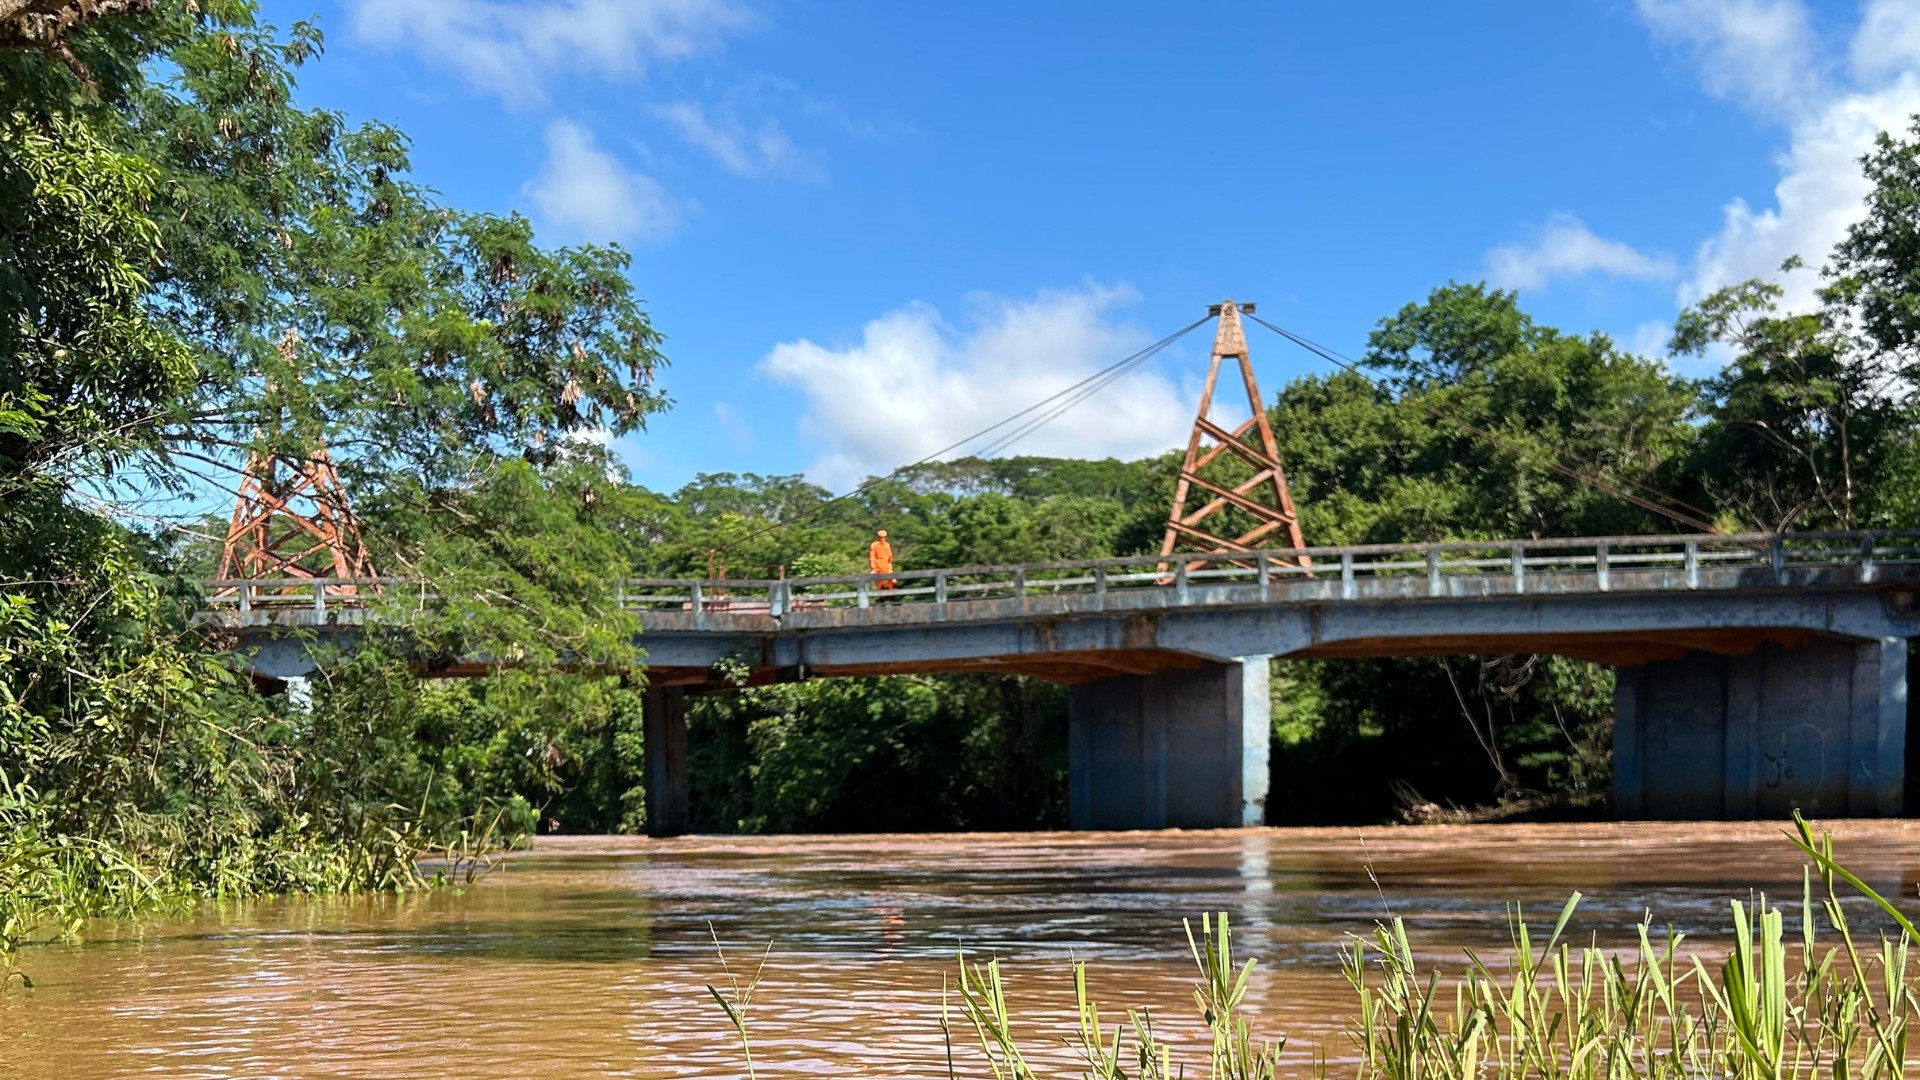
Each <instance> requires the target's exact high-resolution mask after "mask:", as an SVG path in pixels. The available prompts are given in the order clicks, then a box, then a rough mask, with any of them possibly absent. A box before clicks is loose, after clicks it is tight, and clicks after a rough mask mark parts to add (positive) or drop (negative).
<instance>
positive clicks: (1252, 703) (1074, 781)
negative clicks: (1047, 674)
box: [1067, 656, 1272, 829]
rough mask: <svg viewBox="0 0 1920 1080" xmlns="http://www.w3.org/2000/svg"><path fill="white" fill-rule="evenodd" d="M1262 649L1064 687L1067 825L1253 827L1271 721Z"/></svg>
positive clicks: (1262, 805) (1259, 814)
mask: <svg viewBox="0 0 1920 1080" xmlns="http://www.w3.org/2000/svg"><path fill="white" fill-rule="evenodd" d="M1267 659H1268V658H1267V657H1264V656H1251V657H1245V658H1242V659H1241V660H1239V661H1237V662H1233V663H1208V664H1206V665H1204V666H1203V667H1201V668H1200V669H1199V670H1197V671H1168V672H1162V673H1160V674H1157V675H1129V676H1122V677H1118V678H1112V679H1102V680H1100V681H1098V682H1093V683H1087V684H1085V685H1083V686H1076V687H1073V688H1072V689H1070V690H1069V691H1068V692H1067V761H1068V765H1067V769H1068V787H1067V802H1068V811H1067V816H1068V820H1069V822H1070V823H1071V824H1072V826H1073V827H1074V828H1076V829H1220V828H1235V827H1239V826H1244V825H1259V824H1261V823H1262V822H1263V821H1264V820H1265V816H1266V807H1267V740H1268V738H1269V733H1270V731H1271V728H1272V716H1271V710H1270V708H1269V704H1268V690H1267V678H1268V668H1267Z"/></svg>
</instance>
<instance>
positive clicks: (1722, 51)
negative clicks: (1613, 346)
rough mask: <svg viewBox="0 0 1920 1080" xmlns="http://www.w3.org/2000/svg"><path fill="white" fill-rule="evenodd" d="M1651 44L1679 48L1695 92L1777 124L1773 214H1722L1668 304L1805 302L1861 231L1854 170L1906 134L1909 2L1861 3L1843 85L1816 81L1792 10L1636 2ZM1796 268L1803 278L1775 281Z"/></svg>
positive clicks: (1741, 2) (1734, 207) (1805, 24)
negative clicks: (1762, 285) (1884, 136)
mask: <svg viewBox="0 0 1920 1080" xmlns="http://www.w3.org/2000/svg"><path fill="white" fill-rule="evenodd" d="M1639 10H1640V14H1641V16H1642V18H1644V19H1645V20H1646V21H1647V24H1648V26H1649V27H1650V28H1651V29H1652V30H1653V31H1654V33H1655V34H1656V36H1659V37H1662V38H1667V39H1679V40H1684V41H1685V42H1686V43H1688V44H1690V45H1691V46H1692V47H1693V52H1694V54H1695V56H1696V57H1697V58H1698V59H1699V62H1700V64H1701V76H1702V81H1703V83H1704V85H1705V86H1706V88H1707V89H1708V90H1709V91H1710V92H1712V93H1715V94H1720V95H1722V96H1725V97H1727V98H1729V99H1730V100H1733V101H1735V102H1737V103H1739V104H1741V105H1743V106H1745V107H1747V108H1749V109H1751V110H1752V111H1754V112H1755V113H1757V114H1758V115H1761V116H1763V117H1767V118H1769V119H1777V120H1780V121H1781V122H1783V123H1784V124H1785V125H1786V128H1787V137H1788V145H1787V148H1786V150H1785V151H1783V152H1782V153H1781V154H1780V155H1779V157H1778V159H1777V164H1778V167H1779V170H1780V179H1779V181H1778V182H1777V183H1776V184H1775V186H1774V192H1773V205H1772V206H1766V207H1759V208H1756V207H1754V206H1751V205H1749V204H1748V203H1747V202H1746V201H1745V200H1743V199H1734V200H1732V201H1731V202H1729V203H1728V204H1727V206H1726V208H1725V210H1724V213H1723V220H1722V222H1721V226H1720V230H1719V232H1718V233H1717V234H1716V235H1714V236H1712V237H1710V238H1709V239H1707V240H1706V241H1705V242H1704V243H1702V244H1701V245H1700V248H1699V250H1698V251H1697V252H1696V254H1695V258H1694V264H1693V267H1692V269H1691V272H1690V273H1689V274H1688V275H1687V277H1686V279H1685V281H1684V282H1683V283H1682V284H1681V286H1680V294H1679V300H1680V302H1681V303H1683V304H1684V303H1691V302H1693V301H1695V300H1697V299H1699V298H1700V297H1701V296H1703V295H1705V294H1706V293H1708V292H1711V291H1713V290H1715V289H1718V288H1722V287H1724V286H1727V285H1731V284H1735V283H1738V282H1741V281H1744V280H1746V279H1748V278H1753V277H1763V278H1771V279H1776V280H1780V281H1781V283H1782V284H1783V285H1784V286H1785V287H1786V290H1787V295H1786V297H1785V306H1787V307H1788V308H1789V309H1793V310H1806V309H1808V308H1811V307H1812V306H1813V305H1814V304H1815V302H1816V297H1815V290H1816V289H1817V288H1818V287H1819V284H1820V279H1819V274H1818V267H1819V266H1820V265H1821V263H1823V262H1824V261H1825V260H1826V258H1827V256H1828V254H1829V253H1830V252H1831V251H1832V249H1833V246H1834V244H1835V243H1837V242H1839V241H1840V240H1841V239H1842V238H1844V237H1845V235H1846V231H1847V228H1848V227H1849V226H1851V225H1852V224H1853V223H1854V222H1855V221H1858V220H1859V219H1860V216H1861V214H1862V213H1863V211H1864V208H1863V206H1862V199H1863V198H1864V197H1865V195H1866V193H1867V182H1866V180H1865V178H1864V177H1862V176H1861V174H1860V163H1859V159H1860V157H1861V155H1863V154H1865V153H1866V152H1867V150H1868V149H1869V148H1870V147H1871V145H1872V142H1873V137H1874V135H1875V134H1877V133H1878V132H1880V131H1882V130H1891V131H1894V132H1904V131H1906V129H1907V127H1908V123H1909V117H1910V116H1911V115H1912V114H1913V113H1915V112H1920V9H1916V7H1915V5H1914V4H1913V3H1912V0H1868V2H1867V3H1866V4H1865V6H1864V7H1863V8H1862V12H1861V21H1860V25H1859V27H1858V28H1857V29H1856V30H1855V33H1854V36H1853V41H1852V44H1851V49H1850V58H1851V59H1850V65H1849V73H1850V74H1849V77H1848V78H1847V79H1845V80H1842V81H1838V82H1836V81H1835V80H1834V79H1831V78H1827V77H1824V76H1823V75H1822V73H1821V71H1820V68H1819V66H1818V64H1817V61H1816V58H1815V56H1814V53H1813V43H1814V42H1815V40H1816V39H1815V37H1814V36H1813V34H1812V33H1811V31H1810V29H1809V21H1810V20H1809V18H1808V16H1807V12H1806V9H1805V8H1804V7H1803V6H1802V5H1801V4H1800V3H1799V2H1798V0H1639ZM1795 255H1797V256H1800V257H1801V258H1802V259H1804V260H1805V261H1806V263H1807V264H1808V265H1807V266H1806V267H1805V268H1803V269H1801V270H1798V271H1795V272H1793V273H1791V274H1788V275H1786V276H1785V277H1784V278H1782V277H1781V275H1780V264H1781V263H1782V262H1784V261H1786V260H1787V259H1788V258H1789V257H1791V256H1795Z"/></svg>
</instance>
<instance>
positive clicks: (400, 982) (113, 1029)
mask: <svg viewBox="0 0 1920 1080" xmlns="http://www.w3.org/2000/svg"><path fill="white" fill-rule="evenodd" d="M1835 832H1836V835H1837V836H1838V838H1839V843H1840V854H1841V856H1842V858H1843V860H1844V861H1846V862H1847V863H1848V864H1849V865H1851V866H1852V867H1854V868H1855V869H1856V870H1857V871H1858V872H1860V873H1861V874H1862V876H1864V877H1866V878H1867V879H1868V881H1869V882H1870V883H1872V884H1873V885H1875V886H1876V887H1878V888H1881V889H1882V890H1883V891H1887V892H1894V891H1899V892H1902V893H1904V894H1905V895H1906V896H1909V897H1911V896H1913V895H1914V889H1915V881H1916V877H1920V822H1916V823H1907V822H1843V823H1840V824H1838V825H1837V826H1836V827H1835ZM1800 866H1801V863H1800V859H1799V857H1798V853H1797V852H1796V851H1795V850H1794V849H1793V848H1792V847H1791V846H1790V845H1789V844H1788V843H1787V842H1786V840H1785V839H1784V838H1783V837H1782V836H1781V827H1780V826H1779V825H1776V824H1753V825H1747V824H1738V825H1668V824H1646V825H1552V826H1547V825H1539V826H1532V825H1529V826H1486V827H1437V828H1398V829H1310V830H1298V829H1289V830H1251V831H1245V832H1204V833H1194V832H1188V833H1181V832H1169V833H1103V834H1066V833H1052V834H1020V835H1006V834H1001V835H982V834H973V835H956V836H858V837H752V838H711V837H709V838H691V839H683V840H672V841H647V840H640V839H633V838H626V837H569V838H550V839H543V840H541V841H540V842H539V843H538V844H537V845H536V846H535V847H534V848H533V850H531V851H530V852H527V853H524V854H522V855H520V856H516V857H515V858H513V859H512V860H510V861H509V862H508V864H507V865H506V866H505V867H504V868H503V869H501V870H499V871H497V872H496V873H494V874H493V875H492V876H490V877H488V878H486V879H484V880H482V881H480V882H479V883H477V884H475V885H473V886H471V887H469V888H467V889H465V890H464V891H462V892H460V893H458V894H456V893H454V892H452V891H441V892H434V893H427V894H421V895H417V896H410V897H404V898H391V897H374V898H357V899H351V900H344V901H311V900H282V901H273V902H267V903H256V904H246V905H228V906H211V905H210V906H208V907H206V908H204V909H203V910H201V911H200V912H199V913H198V914H197V915H195V916H194V917H192V918H183V919H173V920H167V921H156V922H152V923H148V924H144V925H139V926H126V925H109V926H96V927H92V928H90V929H89V930H88V932H87V935H86V939H85V941H84V942H83V943H81V944H77V945H62V946H49V947H37V948H33V949H30V950H29V951H28V952H27V953H26V954H25V956H24V958H23V962H24V966H25V967H26V969H27V970H28V971H29V972H30V973H31V974H32V976H33V978H34V981H35V982H36V984H37V986H36V988H35V989H32V990H26V991H13V992H10V993H8V994H6V995H4V997H0V1076H18V1077H49V1078H59V1080H87V1078H93V1077H134V1076H141V1077H246V1078H253V1077H303V1078H304V1077H493V1076H499V1077H600V1076H635V1077H685V1076H742V1075H744V1074H745V1069H744V1066H743V1059H742V1056H741V1053H740V1048H739V1044H738V1042H737V1041H736V1040H735V1038H734V1036H733V1033H732V1031H731V1029H730V1028H729V1026H728V1024H727V1020H726V1018H725V1016H724V1015H723V1014H722V1013H721V1011H720V1009H719V1008H718V1007H717V1006H716V1005H715V1004H714V1002H713V1000H712V999H711V998H710V997H709V996H708V994H707V992H706V989H705V987H706V985H707V984H709V983H715V984H719V985H722V986H723V987H724V986H725V985H726V983H725V980H726V978H727V971H729V970H730V971H731V972H732V973H733V974H735V975H737V976H741V977H742V978H744V977H746V976H750V975H751V974H752V972H753V971H754V969H755V968H756V967H758V966H759V964H760V962H761V959H762V956H763V954H765V971H764V975H763V978H762V980H761V982H760V985H759V989H758V991H757V993H756V994H755V995H754V997H753V1001H752V1005H751V1008H750V1011H749V1013H748V1022H749V1025H750V1031H751V1033H752V1036H753V1040H754V1059H755V1064H756V1066H757V1069H758V1073H759V1075H760V1076H767V1077H771V1076H795V1075H807V1076H823V1075H831V1076H945V1075H946V1051H945V1048H944V1045H943V1040H942V1037H941V1033H940V1027H939V1019H940V1007H941V1006H940V1002H941V992H942V982H943V979H945V978H947V977H949V976H950V973H951V972H952V970H953V958H954V955H955V953H956V952H957V951H959V950H963V949H964V950H966V951H967V952H968V953H969V954H972V955H976V956H979V957H986V956H997V957H999V958H1000V960H1001V962H1002V965H1003V968H1004V969H1005V972H1006V975H1007V978H1008V979H1009V981H1010V984H1011V994H1012V996H1013V998H1014V1000H1015V1003H1016V1006H1017V1008H1018V1010H1019V1012H1020V1013H1021V1015H1022V1018H1023V1021H1024V1024H1023V1026H1022V1029H1021V1030H1022V1031H1023V1032H1024V1033H1025V1034H1026V1036H1027V1037H1028V1042H1029V1044H1030V1045H1031V1046H1032V1047H1033V1049H1034V1050H1035V1051H1036V1056H1037V1057H1040V1058H1042V1059H1044V1060H1049V1061H1054V1062H1058V1063H1060V1064H1061V1065H1063V1066H1064V1065H1065V1058H1064V1056H1063V1051H1061V1050H1060V1049H1059V1041H1058V1036H1059V1035H1060V1034H1062V1033H1063V1032H1064V1031H1065V1030H1066V1027H1065V1025H1066V1024H1067V1022H1068V1018H1069V1015H1070V1011H1071V1006H1072V996H1071V993H1072V991H1071V985H1070V982H1069V979H1068V963H1069V960H1070V959H1071V958H1073V957H1082V958H1085V959H1087V960H1088V961H1089V962H1090V964H1091V971H1092V975H1091V983H1092V986H1093V989H1094V993H1095V995H1096V996H1097V997H1098V998H1099V999H1100V1000H1101V1001H1102V1003H1103V1005H1104V1006H1105V1007H1106V1009H1105V1011H1106V1014H1107V1017H1108V1019H1109V1020H1114V1019H1119V1018H1120V1017H1121V1016H1122V1015H1123V1013H1124V1010H1125V1009H1126V1008H1128V1007H1139V1006H1149V1007H1151V1008H1152V1009H1153V1012H1154V1016H1155V1020H1156V1026H1160V1027H1163V1029H1164V1032H1165V1033H1167V1034H1170V1035H1171V1036H1173V1037H1174V1038H1175V1040H1176V1042H1177V1041H1178V1040H1179V1039H1180V1038H1181V1037H1182V1036H1183V1035H1185V1034H1186V1033H1189V1032H1191V1031H1192V1024H1191V1018H1190V1013H1191V1009H1192V1001H1191V996H1190V993H1189V991H1188V987H1189V986H1190V978H1189V973H1190V969H1191V961H1190V960H1189V959H1188V958H1187V956H1186V952H1185V949H1186V943H1185V939H1184V937H1183V936H1182V932H1181V929H1180V918H1181V916H1183V915H1194V916H1197V915H1198V914H1199V913H1200V912H1203V911H1222V910H1223V911H1226V912H1228V913H1229V914H1230V916H1231V918H1232V920H1233V926H1234V933H1235V943H1236V945H1237V946H1238V948H1239V949H1240V951H1241V952H1242V953H1243V954H1244V955H1248V956H1255V957H1258V958H1259V959H1260V961H1261V963H1260V966H1259V967H1258V968H1257V969H1256V975H1255V977H1254V979H1253V984H1252V988H1251V991H1250V994H1249V1000H1250V1002H1251V1005H1252V1008H1253V1010H1254V1012H1255V1013H1256V1015H1257V1025H1258V1027H1259V1028H1260V1029H1261V1030H1262V1031H1263V1032H1265V1033H1268V1034H1273V1035H1280V1034H1284V1035H1286V1036H1288V1037H1289V1038H1290V1040H1291V1042H1290V1046H1289V1050H1288V1052H1287V1055H1286V1059H1285V1060H1290V1061H1291V1064H1292V1070H1290V1071H1298V1070H1303V1069H1304V1068H1305V1066H1306V1064H1307V1063H1308V1061H1309V1059H1310V1055H1311V1053H1312V1052H1313V1047H1315V1046H1322V1047H1324V1048H1325V1050H1326V1052H1327V1053H1329V1054H1330V1055H1331V1056H1332V1057H1334V1058H1339V1057H1341V1056H1342V1055H1343V1054H1344V1053H1345V1052H1346V1049H1347V1048H1346V1042H1345V1039H1344V1036H1343V1035H1342V1026H1343V1024H1344V1022H1345V1017H1346V1015H1347V1012H1348V1006H1349V996H1350V991H1349V990H1348V989H1347V988H1346V986H1345V984H1344V983H1343V982H1342V981H1341V978H1340V975H1339V968H1338V963H1337V956H1336V950H1337V949H1338V948H1339V947H1340V945H1341V943H1342V941H1343V939H1344V938H1345V936H1346V935H1348V934H1352V933H1365V932H1367V931H1368V930H1369V929H1370V928H1371V927H1372V925H1373V924H1374V921H1375V920H1376V919H1379V918H1381V917H1382V915H1383V914H1384V913H1386V912H1388V911H1391V912H1392V913H1394V914H1397V915H1400V916H1403V917H1404V918H1406V919H1407V921H1408V923H1409V925H1410V927H1411V928H1412V930H1413V932H1414V934H1415V935H1416V944H1417V945H1418V946H1420V947H1421V949H1422V951H1423V954H1424V955H1426V956H1429V957H1431V958H1432V959H1434V960H1436V961H1440V962H1442V963H1444V964H1454V965H1455V966H1457V958H1458V957H1459V955H1460V949H1461V947H1463V946H1469V945H1471V946H1476V947H1481V948H1497V947H1498V946H1499V945H1500V944H1501V943H1503V942H1504V941H1505V938H1506V923H1505V919H1506V908H1507V905H1508V904H1510V903H1516V902H1517V903H1520V904H1523V905H1525V908H1526V911H1527V913H1528V916H1529V920H1530V921H1531V922H1534V923H1535V924H1547V925H1550V924H1551V923H1552V921H1553V918H1554V917H1555V915H1557V914H1558V912H1559V909H1560V905H1561V904H1562V902H1563V901H1564V900H1565V899H1566V896H1567V894H1568V892H1569V891H1570V890H1573V889H1579V890H1581V891H1582V892H1584V893H1585V894H1586V897H1587V899H1586V901H1585V902H1584V904H1583V905H1582V907H1581V913H1580V915H1579V916H1578V917H1577V919H1576V920H1575V923H1574V927H1575V930H1576V932H1577V933H1578V934H1580V935H1582V936H1583V937H1584V936H1586V935H1591V934H1597V935H1598V936H1599V937H1600V939H1601V941H1602V942H1603V943H1619V944H1625V943H1626V942H1627V941H1628V940H1629V937H1630V935H1631V933H1632V927H1633V926H1634V924H1635V923H1636V922H1637V921H1638V920H1639V919H1640V918H1641V917H1642V914H1643V913H1644V912H1648V911H1651V912H1652V913H1653V914H1654V916H1655V917H1656V919H1657V920H1658V921H1659V922H1660V923H1661V924H1666V923H1672V924H1674V925H1676V926H1678V927H1679V928H1681V929H1683V930H1686V931H1688V932H1689V933H1692V934H1695V935H1698V939H1699V940H1700V941H1701V942H1702V943H1703V945H1704V947H1705V948H1707V949H1708V950H1712V949H1713V948H1714V947H1715V945H1716V944H1717V943H1718V942H1719V940H1720V937H1719V935H1720V934H1721V933H1722V932H1723V929H1724V927H1725V926H1726V925H1727V902H1728V900H1729V899H1731V898H1735V897H1738V898H1742V899H1744V898H1746V897H1747V896H1748V895H1749V892H1750V891H1751V890H1754V889H1765V890H1767V891H1768V892H1770V893H1772V894H1774V895H1775V896H1778V897H1780V898H1782V899H1785V898H1788V897H1791V898H1792V899H1793V901H1794V902H1795V905H1796V907H1797V903H1798V898H1799V894H1800V880H1801V878H1800ZM1369 867H1371V874H1369ZM716 938H717V939H718V941H719V942H720V944H721V946H722V947H723V948H724V950H725V956H726V965H727V967H726V968H725V969H723V967H722V963H721V960H720V958H719V956H718V955H716V950H715V939H716ZM769 944H771V952H770V953H769V952H767V951H766V950H767V947H768V946H769ZM956 1022H959V1021H958V1018H957V1016H956ZM955 1042H956V1051H957V1053H956V1061H957V1064H958V1068H959V1071H960V1073H961V1075H970V1076H980V1075H985V1070H984V1069H983V1068H982V1067H980V1065H979V1061H978V1058H977V1049H975V1050H974V1052H973V1053H969V1052H968V1051H969V1046H968V1044H967V1043H966V1042H964V1041H961V1040H960V1039H959V1038H956V1040H955ZM1059 1074H1060V1075H1077V1071H1069V1070H1068V1069H1066V1068H1064V1067H1063V1068H1062V1069H1060V1070H1059Z"/></svg>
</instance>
